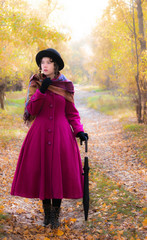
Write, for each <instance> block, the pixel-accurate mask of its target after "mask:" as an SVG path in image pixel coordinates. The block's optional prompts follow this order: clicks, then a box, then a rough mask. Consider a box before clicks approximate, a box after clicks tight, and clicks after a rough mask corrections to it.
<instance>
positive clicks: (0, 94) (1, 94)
mask: <svg viewBox="0 0 147 240" xmlns="http://www.w3.org/2000/svg"><path fill="white" fill-rule="evenodd" d="M0 105H1V109H4V92H1V91H0Z"/></svg>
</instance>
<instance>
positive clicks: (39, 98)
mask: <svg viewBox="0 0 147 240" xmlns="http://www.w3.org/2000/svg"><path fill="white" fill-rule="evenodd" d="M36 63H37V65H38V66H39V69H40V71H41V72H42V74H41V73H40V74H39V75H33V76H32V77H31V79H30V84H29V88H28V94H27V99H26V108H25V114H24V118H25V121H26V122H31V121H32V119H33V123H32V125H31V127H30V129H29V131H28V133H27V136H26V138H25V140H24V142H23V145H22V148H21V151H20V155H19V159H18V163H17V168H16V171H15V175H14V179H13V183H12V189H11V194H12V195H17V196H21V197H27V198H40V199H41V200H42V201H43V209H44V213H45V217H44V225H45V226H46V225H48V224H49V223H51V227H52V228H57V227H58V226H59V212H60V206H61V200H62V199H63V198H69V199H78V198H82V197H83V176H82V163H81V158H80V153H79V148H78V145H77V141H76V137H79V138H80V139H81V141H85V140H86V139H88V134H87V133H84V129H83V126H82V124H81V123H80V116H79V113H78V111H77V109H76V108H75V105H74V98H73V96H74V87H73V84H72V82H71V81H69V80H67V79H66V78H65V76H64V75H63V74H61V73H60V72H59V71H60V70H62V69H63V68H64V62H63V59H62V58H61V56H60V54H59V53H58V52H57V51H56V50H55V49H52V48H48V49H46V50H43V51H40V52H38V54H37V55H36Z"/></svg>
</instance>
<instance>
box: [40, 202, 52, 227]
mask: <svg viewBox="0 0 147 240" xmlns="http://www.w3.org/2000/svg"><path fill="white" fill-rule="evenodd" d="M42 202H43V209H44V222H43V224H44V226H47V225H48V224H49V223H51V200H50V199H45V200H43V201H42Z"/></svg>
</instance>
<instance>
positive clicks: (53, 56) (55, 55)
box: [36, 48, 64, 70]
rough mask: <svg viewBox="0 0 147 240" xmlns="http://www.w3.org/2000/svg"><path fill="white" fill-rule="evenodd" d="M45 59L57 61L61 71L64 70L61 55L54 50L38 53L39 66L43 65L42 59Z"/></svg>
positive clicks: (49, 49) (37, 61)
mask: <svg viewBox="0 0 147 240" xmlns="http://www.w3.org/2000/svg"><path fill="white" fill-rule="evenodd" d="M43 57H49V58H51V59H53V61H55V62H56V63H57V64H58V66H59V70H62V69H63V68H64V62H63V60H62V58H61V56H60V54H59V53H58V52H57V51H56V50H55V49H53V48H48V49H46V50H42V51H40V52H38V53H37V55H36V63H37V65H38V66H39V65H40V63H41V59H42V58H43Z"/></svg>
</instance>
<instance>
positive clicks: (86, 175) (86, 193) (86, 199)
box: [81, 140, 89, 221]
mask: <svg viewBox="0 0 147 240" xmlns="http://www.w3.org/2000/svg"><path fill="white" fill-rule="evenodd" d="M81 145H82V142H81ZM87 151H88V150H87V140H86V141H85V153H86V152H87ZM83 170H84V173H83V175H84V194H83V207H84V215H85V221H87V218H88V210H89V166H88V157H87V156H85V158H84V168H83Z"/></svg>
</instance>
